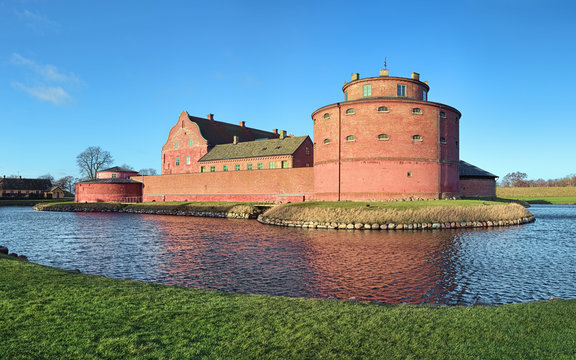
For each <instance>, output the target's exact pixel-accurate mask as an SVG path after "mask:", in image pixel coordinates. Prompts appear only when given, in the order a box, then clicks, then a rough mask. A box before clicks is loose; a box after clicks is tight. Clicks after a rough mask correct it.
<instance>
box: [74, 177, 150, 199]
mask: <svg viewBox="0 0 576 360" xmlns="http://www.w3.org/2000/svg"><path fill="white" fill-rule="evenodd" d="M139 178H140V177H139ZM75 192H76V198H75V201H76V202H140V201H141V199H142V184H141V183H96V182H92V183H91V182H86V183H76V191H75Z"/></svg>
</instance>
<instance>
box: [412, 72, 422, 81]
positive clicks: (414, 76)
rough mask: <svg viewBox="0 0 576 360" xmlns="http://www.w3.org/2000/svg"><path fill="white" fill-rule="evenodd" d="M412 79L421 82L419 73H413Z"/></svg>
mask: <svg viewBox="0 0 576 360" xmlns="http://www.w3.org/2000/svg"><path fill="white" fill-rule="evenodd" d="M412 79H414V80H420V74H418V73H417V72H413V73H412Z"/></svg>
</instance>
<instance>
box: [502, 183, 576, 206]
mask: <svg viewBox="0 0 576 360" xmlns="http://www.w3.org/2000/svg"><path fill="white" fill-rule="evenodd" d="M496 195H497V196H498V197H499V198H504V199H514V200H522V201H526V202H528V203H530V204H576V187H575V186H568V187H498V188H496Z"/></svg>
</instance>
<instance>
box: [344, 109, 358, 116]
mask: <svg viewBox="0 0 576 360" xmlns="http://www.w3.org/2000/svg"><path fill="white" fill-rule="evenodd" d="M353 114H356V110H354V109H347V110H346V115H353Z"/></svg>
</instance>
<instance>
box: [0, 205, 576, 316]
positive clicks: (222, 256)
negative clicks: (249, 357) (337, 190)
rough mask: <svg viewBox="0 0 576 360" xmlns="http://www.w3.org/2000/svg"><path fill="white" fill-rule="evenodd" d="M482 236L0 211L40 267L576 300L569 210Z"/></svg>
mask: <svg viewBox="0 0 576 360" xmlns="http://www.w3.org/2000/svg"><path fill="white" fill-rule="evenodd" d="M530 210H531V211H532V212H533V213H534V215H536V218H537V221H536V222H535V223H533V224H528V225H523V226H519V227H509V228H498V229H490V230H442V231H397V232H394V231H337V230H311V229H297V228H281V227H273V226H265V225H261V224H259V223H258V222H256V221H248V220H223V219H208V218H193V217H177V216H158V215H137V214H99V213H88V214H87V213H58V212H36V211H33V210H32V209H31V208H12V207H0V239H1V240H0V245H4V246H8V248H9V249H10V250H11V251H15V252H17V253H22V254H25V255H27V256H28V258H29V259H30V260H31V261H33V262H36V263H40V264H45V265H50V266H55V267H60V268H64V269H79V270H81V271H82V272H84V273H90V274H98V275H105V276H110V277H115V278H131V279H134V280H143V281H151V282H158V283H165V284H173V285H180V286H187V287H197V288H204V289H217V290H224V291H230V292H239V293H258V294H267V295H280V296H297V297H328V296H335V297H338V298H341V299H342V298H343V299H346V298H350V297H356V298H357V299H359V300H361V301H379V302H386V303H402V302H406V303H438V304H467V305H470V304H474V303H487V304H503V303H515V302H526V301H534V300H544V299H548V298H549V297H551V296H555V297H560V298H573V297H576V285H575V284H574V278H575V275H576V261H574V260H575V255H574V254H575V253H576V252H575V251H576V240H575V239H576V206H562V205H542V206H534V207H532V208H531V209H530Z"/></svg>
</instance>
